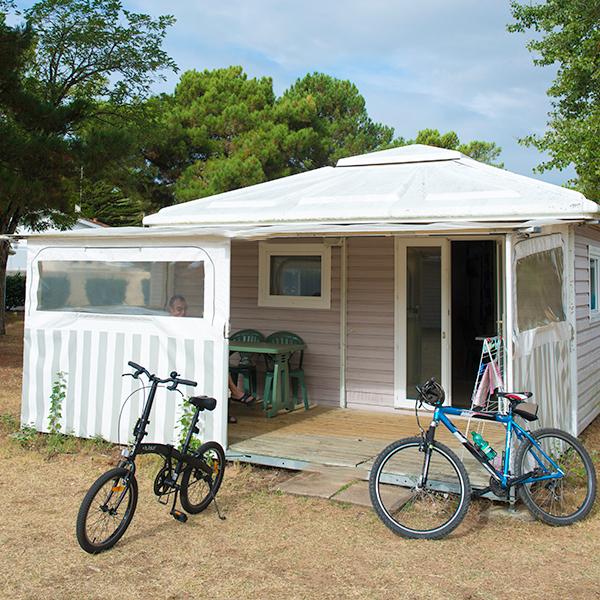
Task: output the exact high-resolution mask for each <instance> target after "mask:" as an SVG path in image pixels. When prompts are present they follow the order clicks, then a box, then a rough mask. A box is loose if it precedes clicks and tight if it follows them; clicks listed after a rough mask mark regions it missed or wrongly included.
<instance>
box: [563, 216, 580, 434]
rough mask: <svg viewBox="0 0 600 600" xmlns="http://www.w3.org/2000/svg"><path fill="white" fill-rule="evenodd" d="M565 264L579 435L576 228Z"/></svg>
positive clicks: (570, 228)
mask: <svg viewBox="0 0 600 600" xmlns="http://www.w3.org/2000/svg"><path fill="white" fill-rule="evenodd" d="M566 229H567V231H566V232H565V239H566V241H567V244H566V247H567V252H566V254H567V255H566V257H565V264H566V265H567V284H566V285H567V320H568V321H569V325H570V326H571V339H570V341H569V378H570V384H571V433H572V434H573V435H578V434H579V424H578V418H577V416H578V414H577V413H578V409H579V400H578V397H579V390H578V389H577V388H578V381H577V303H576V299H575V226H574V225H567V226H566Z"/></svg>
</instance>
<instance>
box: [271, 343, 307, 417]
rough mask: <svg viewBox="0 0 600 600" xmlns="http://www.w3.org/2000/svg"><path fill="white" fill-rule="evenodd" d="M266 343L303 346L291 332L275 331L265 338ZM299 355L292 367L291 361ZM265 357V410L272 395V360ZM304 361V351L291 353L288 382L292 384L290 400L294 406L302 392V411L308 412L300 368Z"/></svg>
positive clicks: (304, 385) (305, 391)
mask: <svg viewBox="0 0 600 600" xmlns="http://www.w3.org/2000/svg"><path fill="white" fill-rule="evenodd" d="M266 341H267V342H272V343H274V344H304V340H303V339H302V338H301V337H300V336H299V335H297V334H296V333H292V332H291V331H275V332H274V333H271V334H270V335H268V336H267V339H266ZM296 355H299V360H298V363H297V365H296V366H295V367H294V366H292V359H293V358H294V356H296ZM266 356H267V371H266V373H265V393H264V396H263V404H264V406H265V408H266V407H267V406H268V404H269V403H270V401H271V395H272V393H273V368H274V362H273V359H272V358H271V357H270V356H268V355H266ZM303 360H304V350H300V351H299V352H293V353H292V355H291V356H290V359H289V365H288V369H289V375H290V382H291V384H292V398H293V399H294V400H295V402H294V404H298V403H299V401H300V396H299V392H300V391H302V402H303V403H304V410H308V391H307V389H306V381H305V379H304V369H303V368H302V361H303Z"/></svg>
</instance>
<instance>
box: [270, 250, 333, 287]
mask: <svg viewBox="0 0 600 600" xmlns="http://www.w3.org/2000/svg"><path fill="white" fill-rule="evenodd" d="M270 266H271V271H270V286H269V287H270V294H271V296H316V297H320V296H321V257H320V256H271V264H270Z"/></svg>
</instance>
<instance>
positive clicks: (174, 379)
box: [127, 360, 198, 390]
mask: <svg viewBox="0 0 600 600" xmlns="http://www.w3.org/2000/svg"><path fill="white" fill-rule="evenodd" d="M127 364H128V365H129V366H130V367H131V368H132V369H135V373H134V374H133V377H134V378H135V379H138V378H139V376H140V375H141V374H142V373H143V374H144V375H146V377H148V379H150V381H156V383H170V384H171V385H169V386H167V389H169V390H174V389H175V388H176V387H177V386H178V385H187V386H190V387H196V386H197V385H198V384H197V383H196V382H195V381H192V380H191V379H180V378H179V373H177V372H176V371H172V372H171V374H170V376H169V377H167V378H166V379H160V378H159V377H157V376H156V375H152V374H150V373H149V371H148V370H147V369H145V368H144V367H142V366H141V365H138V364H137V363H135V362H133V361H132V360H130V361H128V362H127Z"/></svg>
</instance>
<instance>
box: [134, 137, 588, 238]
mask: <svg viewBox="0 0 600 600" xmlns="http://www.w3.org/2000/svg"><path fill="white" fill-rule="evenodd" d="M598 217H600V207H599V206H598V205H597V204H596V203H595V202H591V201H590V200H587V199H586V198H585V197H584V196H583V195H582V194H580V193H579V192H576V191H573V190H568V189H566V188H563V187H560V186H557V185H553V184H550V183H546V182H544V181H540V180H538V179H533V178H531V177H525V176H523V175H517V174H516V173H511V172H510V171H505V170H504V169H498V168H495V167H490V166H489V165H486V164H483V163H480V162H477V161H475V160H473V159H470V158H468V157H466V156H464V155H463V154H461V153H460V152H456V151H453V150H445V149H442V148H433V147H431V146H424V145H418V144H415V145H412V146H404V147H402V148H393V149H390V150H383V151H381V152H373V153H370V154H364V155H361V156H353V157H350V158H343V159H341V160H339V161H338V163H337V165H336V166H335V167H323V168H321V169H315V170H313V171H308V172H306V173H301V174H299V175H291V176H289V177H283V178H281V179H277V180H274V181H268V182H266V183H260V184H258V185H253V186H250V187H246V188H242V189H239V190H234V191H231V192H225V193H223V194H216V195H214V196H210V197H208V198H201V199H199V200H192V201H191V202H185V203H183V204H177V205H175V206H170V207H168V208H163V209H162V210H160V211H159V212H158V213H156V214H154V215H149V216H147V217H146V218H145V219H144V224H145V225H167V226H168V225H203V226H209V227H210V226H224V225H245V226H260V225H283V224H292V223H294V224H298V225H301V224H305V225H309V224H317V223H346V224H347V223H365V222H370V223H440V222H441V223H443V222H449V221H452V222H458V223H459V222H463V221H469V222H478V223H492V222H503V221H520V222H523V221H526V220H535V219H567V220H580V219H597V218H598ZM305 230H306V231H309V230H310V229H305Z"/></svg>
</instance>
